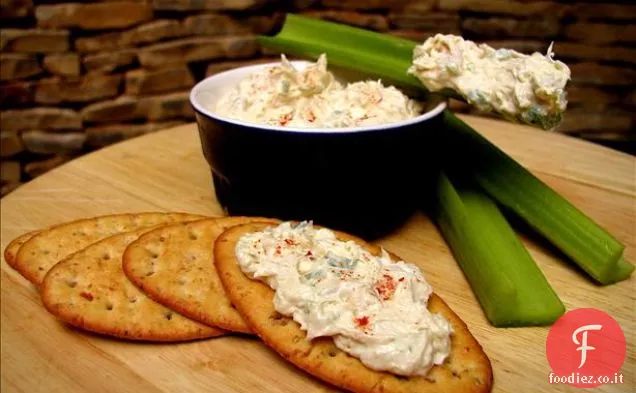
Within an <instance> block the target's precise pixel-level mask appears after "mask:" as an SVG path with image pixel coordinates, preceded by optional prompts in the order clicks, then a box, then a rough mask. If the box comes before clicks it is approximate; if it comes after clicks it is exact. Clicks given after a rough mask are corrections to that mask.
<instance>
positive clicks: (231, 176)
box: [190, 61, 446, 239]
mask: <svg viewBox="0 0 636 393" xmlns="http://www.w3.org/2000/svg"><path fill="white" fill-rule="evenodd" d="M293 63H294V65H295V66H296V67H299V68H302V67H304V66H306V65H307V64H309V63H307V62H303V61H299V62H293ZM271 65H273V64H262V65H255V66H247V67H241V68H236V69H233V70H230V71H226V72H223V73H220V74H216V75H214V76H211V77H209V78H206V79H204V80H203V81H201V82H200V83H198V84H197V85H196V86H195V87H194V88H193V89H192V92H191V94H190V102H191V104H192V106H193V107H194V110H195V112H196V120H197V124H198V127H199V135H200V137H201V144H202V148H203V154H204V155H205V158H206V160H207V162H208V163H209V165H210V169H211V171H212V177H213V180H214V186H215V191H216V195H217V198H218V200H219V202H220V203H221V205H222V206H223V207H224V208H225V209H226V212H227V213H228V214H229V215H248V216H266V217H276V218H280V219H283V220H313V221H314V223H316V224H319V225H324V226H328V227H330V228H333V229H339V230H343V231H347V232H350V233H353V234H356V235H358V236H361V237H364V238H367V239H372V238H376V237H379V236H382V235H385V234H387V233H388V232H390V231H392V230H393V229H395V228H396V227H398V226H399V225H401V224H402V223H403V222H404V221H405V220H406V219H407V218H408V217H409V216H410V215H411V214H412V213H413V212H414V210H415V209H416V208H417V206H418V204H420V202H422V198H423V197H424V196H423V192H424V191H425V189H426V188H427V187H426V185H427V184H428V181H429V177H430V169H429V168H431V165H430V162H431V159H432V157H433V156H434V154H435V151H434V150H433V149H432V145H433V143H432V140H433V137H432V134H433V133H434V131H435V130H436V129H438V128H440V127H441V116H440V115H441V114H442V112H443V110H444V108H445V107H446V104H445V103H444V102H442V101H437V102H431V103H430V104H429V105H428V107H429V108H430V109H429V110H427V111H426V112H425V113H423V114H422V115H420V116H418V117H416V118H414V119H410V120H408V121H403V122H399V123H393V124H383V125H380V126H369V127H355V128H337V129H334V128H331V129H329V128H325V129H302V128H288V127H275V126H267V125H260V124H254V123H247V122H243V121H239V120H235V119H231V118H227V117H223V116H220V115H218V114H216V113H215V111H214V108H215V106H216V102H217V100H218V99H219V97H220V96H221V95H222V94H223V93H224V92H225V91H227V89H229V88H231V87H233V86H235V85H236V84H237V83H238V82H239V81H240V80H241V79H243V78H244V77H245V76H246V75H247V74H249V73H251V72H254V71H256V70H258V69H260V68H263V67H268V66H271Z"/></svg>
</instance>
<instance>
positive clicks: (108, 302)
mask: <svg viewBox="0 0 636 393" xmlns="http://www.w3.org/2000/svg"><path fill="white" fill-rule="evenodd" d="M146 231H148V229H141V230H137V231H133V232H127V233H122V234H117V235H114V236H111V237H109V238H106V239H104V240H101V241H99V242H97V243H95V244H93V245H90V246H88V247H86V248H85V249H83V250H81V251H78V252H76V253H75V254H73V255H71V256H69V257H67V258H66V259H64V260H62V261H60V262H59V263H58V264H56V265H55V266H54V267H53V268H52V269H51V270H50V271H49V273H48V274H47V275H46V277H45V278H44V281H43V283H42V288H41V296H42V302H43V304H44V307H46V309H47V310H48V311H49V312H51V313H52V314H53V315H55V316H57V317H58V318H59V319H61V320H62V321H64V322H66V323H68V324H70V325H73V326H76V327H79V328H81V329H85V330H90V331H93V332H96V333H101V334H105V335H109V336H115V337H120V338H126V339H132V340H146V341H185V340H194V339H200V338H207V337H215V336H220V335H223V334H224V331H223V330H220V329H217V328H213V327H210V326H207V325H203V324H201V323H198V322H195V321H192V320H190V319H187V318H185V317H184V316H182V315H180V314H178V313H176V312H174V311H172V310H170V309H168V308H166V307H164V306H162V305H160V304H159V303H156V302H155V301H153V300H151V299H150V298H149V297H147V296H146V295H145V294H144V293H143V292H141V291H140V290H139V289H138V288H137V287H136V286H135V285H133V284H132V283H131V282H130V281H128V279H127V278H126V276H125V275H124V271H123V269H122V256H123V254H124V250H125V249H126V247H127V246H128V245H129V244H130V243H132V242H133V241H135V240H136V239H137V238H138V237H139V236H140V235H142V234H143V233H144V232H146Z"/></svg>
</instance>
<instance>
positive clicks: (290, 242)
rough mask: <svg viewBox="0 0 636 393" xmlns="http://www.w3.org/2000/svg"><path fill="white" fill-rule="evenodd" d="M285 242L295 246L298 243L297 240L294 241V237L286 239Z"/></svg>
mask: <svg viewBox="0 0 636 393" xmlns="http://www.w3.org/2000/svg"><path fill="white" fill-rule="evenodd" d="M285 244H287V245H288V246H293V245H295V244H296V242H295V241H294V239H285Z"/></svg>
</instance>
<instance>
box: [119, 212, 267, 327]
mask: <svg viewBox="0 0 636 393" xmlns="http://www.w3.org/2000/svg"><path fill="white" fill-rule="evenodd" d="M254 221H265V222H269V223H275V222H276V221H272V220H268V219H264V218H263V219H259V218H250V217H223V218H211V219H207V220H201V221H195V222H190V223H183V224H175V225H168V226H165V227H161V228H157V229H155V230H152V231H150V232H148V233H146V234H144V235H142V236H141V237H139V239H137V240H136V241H134V242H133V243H131V244H130V245H129V246H128V248H127V249H126V251H125V252H124V257H123V260H124V262H123V268H124V273H125V274H126V276H127V277H128V279H129V280H130V281H131V282H132V283H133V284H135V285H136V286H137V287H139V289H141V290H142V291H143V292H144V293H146V294H147V295H148V296H149V297H150V298H152V299H153V300H155V301H156V302H158V303H161V304H163V305H164V306H166V307H169V308H171V309H173V310H175V311H177V312H179V313H181V314H182V315H184V316H186V317H188V318H191V319H193V320H196V321H199V322H201V323H205V324H206V325H210V326H218V327H220V328H222V329H225V330H229V331H233V332H238V333H252V331H251V330H250V328H249V327H248V326H247V324H246V323H245V321H243V318H241V316H240V315H239V313H238V312H237V311H236V309H235V308H234V307H233V306H232V305H231V303H230V300H229V299H228V297H227V295H226V294H225V290H224V289H223V285H222V284H221V280H220V279H219V276H218V274H217V272H216V268H215V267H214V263H213V258H214V252H213V251H214V242H215V241H216V238H217V237H218V236H219V235H220V234H221V233H223V232H224V231H225V230H226V229H228V228H230V227H232V226H235V225H240V224H245V223H250V222H254Z"/></svg>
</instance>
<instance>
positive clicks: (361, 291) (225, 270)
mask: <svg viewBox="0 0 636 393" xmlns="http://www.w3.org/2000/svg"><path fill="white" fill-rule="evenodd" d="M214 260H215V264H216V267H217V270H218V272H219V275H220V277H221V281H222V282H223V285H224V287H225V289H226V291H227V293H228V296H229V298H230V300H231V301H232V303H233V304H234V305H235V306H236V308H237V309H238V311H239V312H240V314H241V315H242V316H243V318H244V319H245V320H246V322H247V323H248V325H250V327H251V328H252V329H253V330H254V331H255V332H256V333H257V334H258V336H259V337H260V338H261V339H262V340H263V341H264V342H265V344H266V345H268V346H270V347H271V348H273V349H274V350H275V351H276V352H278V353H279V354H280V355H281V356H283V357H284V358H285V359H287V360H288V361H290V362H292V363H293V364H295V365H296V366H298V367H300V368H302V369H303V370H305V371H307V372H309V373H310V374H313V375H315V376H316V377H318V378H320V379H323V380H325V381H327V382H329V383H332V384H334V385H336V386H339V387H341V388H345V389H348V390H351V391H353V392H359V393H362V392H364V393H366V392H379V391H382V392H399V393H402V392H403V393H407V392H488V391H490V389H491V387H492V368H491V365H490V361H489V359H488V357H487V356H486V354H485V353H484V351H483V350H482V348H481V346H480V345H479V343H478V342H477V341H476V340H475V338H474V337H473V336H472V335H471V333H470V332H469V330H468V328H467V327H466V325H465V323H464V322H463V321H462V320H461V319H460V318H459V317H458V316H457V315H456V314H455V313H454V312H453V311H452V310H451V309H450V308H449V307H448V306H447V305H446V303H444V301H443V300H442V299H441V298H440V297H438V296H437V295H435V294H434V293H432V292H431V289H430V286H428V284H426V281H425V279H424V278H423V276H422V275H421V273H420V272H419V269H418V268H417V267H415V266H414V265H409V264H405V263H403V262H397V263H396V262H395V261H399V259H397V258H396V257H395V256H390V255H389V254H387V253H385V252H383V251H382V250H381V249H380V248H379V247H377V246H374V245H371V244H368V243H366V242H364V241H363V240H361V239H357V238H355V237H352V236H350V235H346V234H344V233H336V234H335V235H334V233H333V232H331V231H328V230H326V229H324V228H323V229H320V230H316V229H315V228H312V227H311V224H308V223H301V224H298V225H292V224H290V223H283V224H281V225H280V226H278V227H274V226H271V225H265V224H246V225H242V226H237V227H233V228H231V229H229V230H228V231H226V232H224V233H223V234H222V235H221V236H220V237H219V238H218V239H217V241H216V243H215V249H214ZM244 271H245V273H244ZM248 274H249V276H248ZM250 277H253V278H254V279H252V278H250ZM261 280H263V281H261ZM266 283H267V284H266ZM270 286H275V287H276V292H274V291H273V290H272V289H271V288H270ZM314 288H315V290H314ZM409 299H411V300H409ZM361 305H362V307H360V306H361ZM277 310H278V311H277ZM283 313H284V314H286V315H293V317H294V319H292V318H290V317H289V316H286V315H283ZM294 320H296V321H298V322H300V324H299V323H297V322H295V321H294ZM424 325H425V326H424ZM309 334H310V335H312V337H310V336H309Z"/></svg>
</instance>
